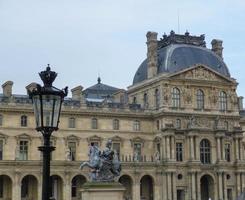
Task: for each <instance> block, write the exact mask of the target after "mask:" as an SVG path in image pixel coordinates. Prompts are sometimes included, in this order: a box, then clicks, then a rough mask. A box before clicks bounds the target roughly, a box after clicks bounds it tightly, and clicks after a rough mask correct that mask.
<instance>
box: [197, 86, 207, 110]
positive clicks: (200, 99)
mask: <svg viewBox="0 0 245 200" xmlns="http://www.w3.org/2000/svg"><path fill="white" fill-rule="evenodd" d="M196 104H197V109H198V110H203V109H204V105H205V95H204V92H203V91H202V90H201V89H198V90H197V93H196Z"/></svg>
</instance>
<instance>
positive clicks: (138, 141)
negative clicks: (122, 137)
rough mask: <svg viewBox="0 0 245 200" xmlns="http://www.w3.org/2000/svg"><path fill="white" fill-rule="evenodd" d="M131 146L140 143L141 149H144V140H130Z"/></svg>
mask: <svg viewBox="0 0 245 200" xmlns="http://www.w3.org/2000/svg"><path fill="white" fill-rule="evenodd" d="M130 142H131V146H132V147H133V146H134V144H135V143H141V144H142V147H144V143H145V140H144V139H142V138H141V137H135V138H133V139H130Z"/></svg>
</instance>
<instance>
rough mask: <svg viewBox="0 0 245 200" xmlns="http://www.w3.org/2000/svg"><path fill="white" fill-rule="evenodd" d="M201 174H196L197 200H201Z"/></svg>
mask: <svg viewBox="0 0 245 200" xmlns="http://www.w3.org/2000/svg"><path fill="white" fill-rule="evenodd" d="M200 179H201V173H200V172H197V180H196V181H197V200H201V182H200Z"/></svg>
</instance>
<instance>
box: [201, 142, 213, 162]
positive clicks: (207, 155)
mask: <svg viewBox="0 0 245 200" xmlns="http://www.w3.org/2000/svg"><path fill="white" fill-rule="evenodd" d="M200 159H201V162H202V163H203V164H209V163H211V146H210V142H209V141H208V140H207V139H203V140H202V141H201V142H200Z"/></svg>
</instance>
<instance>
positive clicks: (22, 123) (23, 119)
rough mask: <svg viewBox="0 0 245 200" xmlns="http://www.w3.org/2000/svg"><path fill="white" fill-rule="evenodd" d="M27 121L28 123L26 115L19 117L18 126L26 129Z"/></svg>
mask: <svg viewBox="0 0 245 200" xmlns="http://www.w3.org/2000/svg"><path fill="white" fill-rule="evenodd" d="M27 121H28V117H27V116H26V115H21V117H20V126H21V127H27V124H28V123H27Z"/></svg>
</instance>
